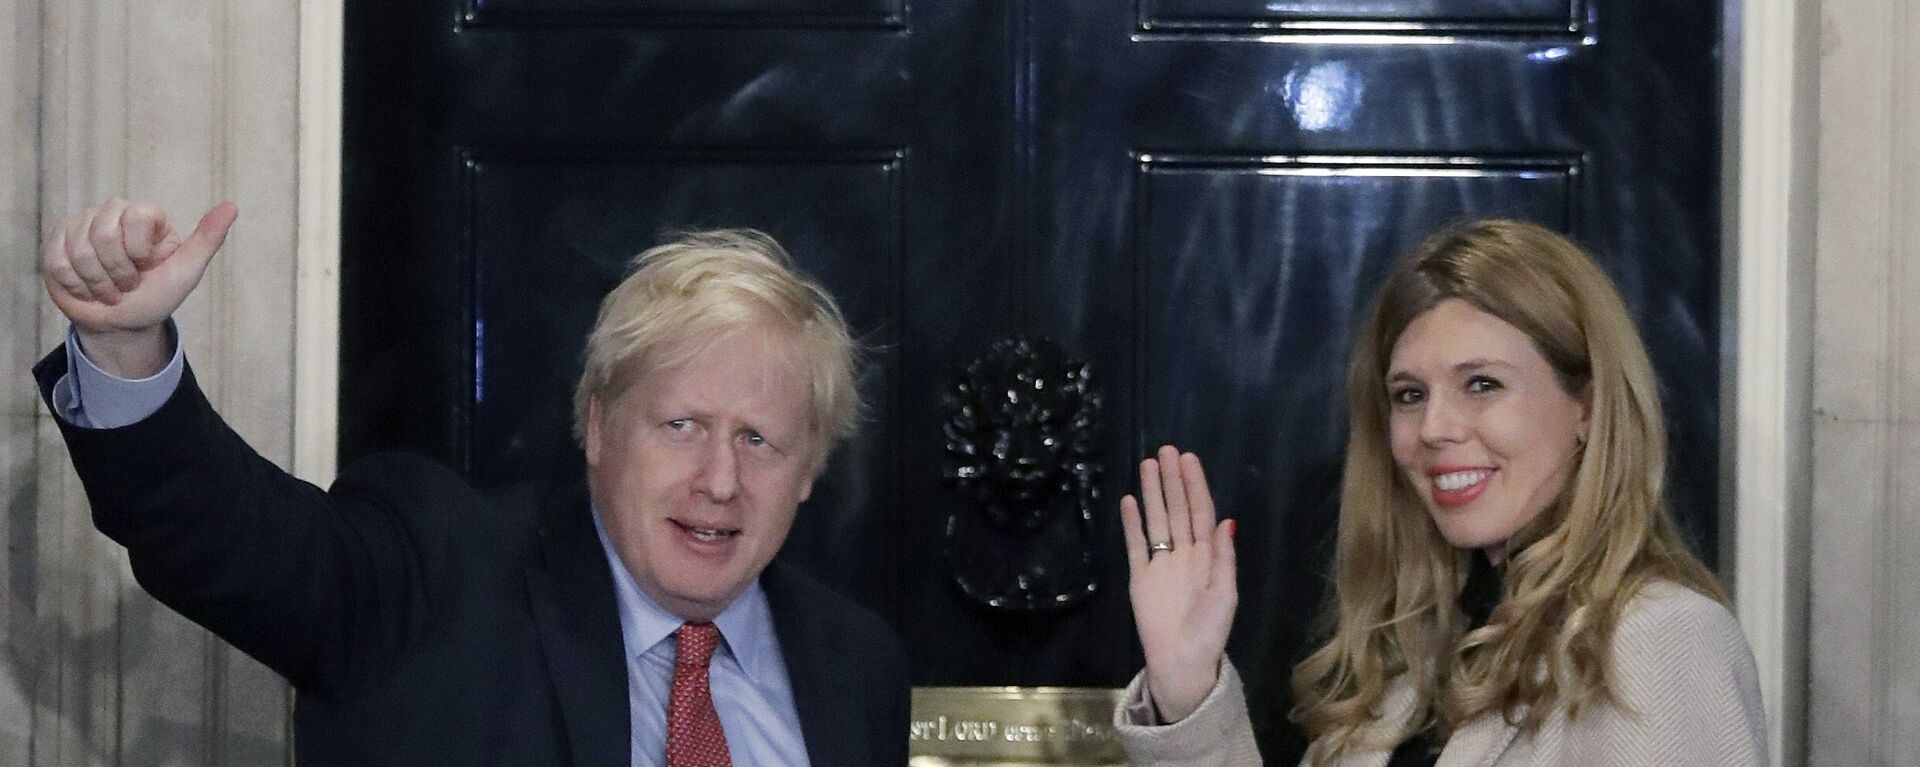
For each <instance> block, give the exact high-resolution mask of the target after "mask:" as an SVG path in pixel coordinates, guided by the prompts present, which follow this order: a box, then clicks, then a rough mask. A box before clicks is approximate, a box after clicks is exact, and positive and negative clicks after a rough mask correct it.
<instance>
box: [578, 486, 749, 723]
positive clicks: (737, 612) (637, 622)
mask: <svg viewBox="0 0 1920 767" xmlns="http://www.w3.org/2000/svg"><path fill="white" fill-rule="evenodd" d="M591 513H592V516H593V530H594V532H595V533H596V534H597V535H599V536H600V548H601V550H602V551H604V552H605V553H606V557H607V565H608V567H610V568H612V570H613V590H614V595H615V597H616V598H617V600H618V602H619V606H620V635H621V640H622V641H623V642H624V643H625V645H626V651H627V660H628V661H629V662H631V661H633V660H634V659H635V658H638V657H640V655H641V654H642V653H645V652H646V651H647V650H649V649H651V648H652V647H653V646H654V645H657V644H659V643H661V642H663V641H666V639H667V638H668V637H670V636H673V632H675V631H678V630H679V629H680V624H682V623H685V622H686V620H687V619H685V618H682V617H680V616H678V615H675V614H673V613H672V612H670V611H668V610H667V609H666V608H664V607H661V606H660V605H659V603H657V602H655V601H653V598H652V597H649V596H647V593H646V592H645V591H642V590H640V585H639V584H638V583H636V582H634V580H633V573H632V572H629V571H628V570H627V566H626V563H625V562H624V561H622V560H621V559H620V553H619V552H618V551H617V550H615V549H614V548H613V539H611V538H608V537H607V529H606V526H605V525H604V524H602V523H601V521H600V510H599V508H597V507H596V508H593V509H592V510H591ZM713 623H714V625H716V626H719V627H720V639H721V648H722V650H723V651H724V652H726V653H728V654H730V655H732V656H733V658H734V660H735V661H737V662H738V663H739V664H740V669H741V671H743V672H745V673H746V675H747V678H748V679H750V680H752V681H753V683H754V684H756V685H758V684H760V683H761V682H763V681H765V679H766V675H767V674H768V673H770V672H772V671H773V670H774V668H773V664H774V662H775V661H777V660H778V659H779V656H777V655H776V654H775V653H777V652H779V648H780V644H779V641H778V639H777V637H775V636H774V632H773V611H772V609H771V607H770V606H769V605H768V602H767V592H766V590H765V589H763V588H761V586H760V580H759V579H758V578H756V579H754V581H753V583H750V584H748V585H747V590H746V591H743V592H741V593H740V596H738V597H735V598H734V600H733V603H732V604H729V605H727V606H726V608H725V609H722V610H721V611H720V614H719V615H717V616H714V619H713Z"/></svg>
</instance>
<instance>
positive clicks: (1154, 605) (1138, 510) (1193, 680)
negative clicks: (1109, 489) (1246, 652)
mask: <svg viewBox="0 0 1920 767" xmlns="http://www.w3.org/2000/svg"><path fill="white" fill-rule="evenodd" d="M1140 495H1141V496H1142V497H1141V499H1140V500H1135V499H1134V497H1133V496H1131V495H1129V496H1126V497H1124V498H1121V499H1120V522H1121V524H1120V528H1121V530H1122V531H1123V532H1124V533H1125V535H1126V541H1127V570H1128V571H1129V572H1130V573H1131V574H1132V578H1131V579H1130V580H1129V582H1128V584H1127V585H1128V593H1129V594H1130V595H1131V596H1132V599H1133V623H1134V627H1135V628H1137V629H1138V630H1139V631H1140V646H1141V649H1143V650H1145V651H1146V655H1147V689H1148V690H1149V691H1150V692H1151V693H1152V695H1153V702H1154V706H1155V707H1156V708H1158V709H1159V710H1160V715H1161V717H1162V718H1163V719H1164V720H1165V721H1166V722H1167V723H1169V724H1171V723H1173V722H1177V721H1180V720H1181V719H1185V718H1186V717H1187V715H1188V714H1191V713H1193V710H1194V709H1196V708H1199V707H1200V702H1201V701H1202V700H1205V699H1206V697H1207V693H1208V692H1210V691H1212V690H1213V685H1214V682H1215V681H1217V680H1218V679H1219V678H1220V659H1221V657H1222V656H1224V655H1225V654H1226V650H1227V632H1228V630H1230V629H1232V628H1233V610H1234V607H1235V606H1236V605H1238V604H1239V591H1238V589H1237V588H1236V586H1235V573H1234V551H1233V530H1234V522H1233V520H1231V519H1229V520H1227V521H1225V522H1220V523H1218V524H1216V523H1215V522H1214V512H1213V495H1212V493H1211V492H1209V491H1208V489H1207V476H1206V474H1205V473H1204V472H1202V471H1201V469H1200V459H1199V458H1198V457H1195V456H1194V454H1192V453H1184V454H1183V453H1181V452H1180V451H1178V450H1175V449H1174V448H1173V447H1172V446H1166V447H1162V448H1160V455H1159V458H1158V459H1157V460H1156V459H1153V458H1148V459H1147V460H1145V461H1142V462H1141V463H1140ZM1143 501H1144V503H1143ZM1143 506H1144V508H1143Z"/></svg>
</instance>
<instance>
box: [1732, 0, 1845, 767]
mask: <svg viewBox="0 0 1920 767" xmlns="http://www.w3.org/2000/svg"><path fill="white" fill-rule="evenodd" d="M1723 8H1724V15H1723V19H1724V21H1723V24H1724V26H1723V39H1724V40H1725V50H1726V52H1727V53H1726V56H1725V58H1724V59H1723V60H1722V61H1723V63H1722V66H1723V67H1724V69H1723V74H1722V80H1721V88H1722V90H1723V95H1724V98H1723V102H1722V103H1723V108H1722V109H1723V111H1722V136H1723V140H1722V146H1723V147H1725V149H1724V150H1723V153H1722V176H1721V178H1722V181H1723V184H1722V187H1723V189H1725V190H1726V192H1725V194H1724V196H1723V203H1722V214H1723V217H1722V227H1723V233H1724V238H1723V241H1724V242H1725V243H1726V246H1725V250H1724V251H1723V253H1722V259H1723V263H1724V266H1725V268H1724V269H1723V271H1722V274H1723V275H1724V276H1723V278H1722V293H1721V295H1722V307H1723V308H1722V310H1721V311H1722V322H1723V324H1722V327H1723V329H1724V330H1723V341H1722V345H1721V348H1722V349H1723V350H1724V351H1723V352H1722V362H1721V371H1722V377H1721V381H1722V383H1721V388H1722V394H1723V396H1722V403H1723V404H1722V412H1721V415H1722V418H1721V434H1722V439H1721V445H1722V448H1721V471H1720V476H1721V484H1722V493H1721V498H1723V499H1724V500H1723V501H1722V503H1723V507H1722V509H1721V521H1722V524H1721V530H1722V537H1721V551H1722V557H1721V561H1722V562H1723V563H1726V565H1725V566H1723V567H1722V573H1723V576H1724V577H1726V579H1727V580H1728V581H1730V583H1731V586H1732V588H1733V594H1734V611H1735V613H1736V614H1737V615H1738V616H1739V619H1740V623H1741V626H1742V627H1743V628H1744V629H1745V630H1746V634H1747V641H1748V643H1749V644H1751V645H1752V647H1753V653H1754V659H1755V661H1756V663H1757V665H1758V668H1759V672H1760V689H1761V694H1762V695H1763V696H1764V698H1765V701H1766V704H1767V710H1768V721H1767V737H1768V747H1769V750H1770V751H1771V752H1772V753H1773V760H1774V763H1775V764H1800V763H1802V762H1803V761H1804V757H1805V752H1804V743H1805V737H1806V689H1807V686H1806V685H1807V681H1806V680H1807V600H1808V567H1809V565H1810V558H1809V557H1810V553H1809V552H1810V545H1811V544H1810V539H1811V528H1810V523H1809V520H1810V518H1811V511H1812V486H1813V460H1812V442H1813V420H1812V413H1813V396H1812V390H1813V372H1812V371H1813V365H1812V361H1813V281H1814V273H1813V254H1814V234H1815V232H1814V221H1815V213H1816V208H1815V200H1814V195H1813V194H1812V193H1811V192H1812V190H1813V189H1814V188H1815V182H1816V175H1815V171H1816V167H1815V160H1816V151H1817V149H1818V136H1817V131H1818V115H1817V113H1816V112H1815V107H1816V106H1817V102H1818V99H1817V98H1816V97H1817V95H1818V64H1819V52H1820V51H1819V14H1818V5H1817V0H1793V1H1792V2H1786V3H1770V2H1743V0H1728V2H1726V3H1725V5H1724V6H1723Z"/></svg>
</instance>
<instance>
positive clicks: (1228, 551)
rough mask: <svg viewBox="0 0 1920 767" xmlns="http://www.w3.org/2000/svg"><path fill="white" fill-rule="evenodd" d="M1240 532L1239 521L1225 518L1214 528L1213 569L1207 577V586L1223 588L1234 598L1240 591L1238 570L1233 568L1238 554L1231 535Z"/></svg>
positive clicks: (1237, 559)
mask: <svg viewBox="0 0 1920 767" xmlns="http://www.w3.org/2000/svg"><path fill="white" fill-rule="evenodd" d="M1238 532H1240V523H1239V522H1238V521H1235V520H1231V519H1229V520H1227V521H1225V522H1222V523H1220V525H1219V526H1218V527H1217V528H1215V529H1214V532H1213V535H1212V536H1210V537H1211V538H1213V570H1212V572H1211V573H1209V575H1208V577H1207V585H1208V587H1209V588H1225V589H1226V590H1227V594H1228V595H1229V596H1231V597H1234V598H1235V599H1237V598H1238V596H1239V593H1240V585H1239V571H1238V570H1236V569H1235V567H1236V566H1237V564H1238V562H1239V554H1238V553H1237V552H1235V551H1234V548H1233V536H1234V534H1235V533H1238Z"/></svg>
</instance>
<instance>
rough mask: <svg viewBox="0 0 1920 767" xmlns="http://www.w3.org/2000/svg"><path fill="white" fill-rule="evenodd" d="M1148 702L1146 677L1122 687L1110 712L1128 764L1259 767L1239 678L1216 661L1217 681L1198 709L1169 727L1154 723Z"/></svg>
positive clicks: (1230, 666)
mask: <svg viewBox="0 0 1920 767" xmlns="http://www.w3.org/2000/svg"><path fill="white" fill-rule="evenodd" d="M1153 720H1154V714H1153V707H1152V703H1151V702H1150V701H1149V700H1148V699H1147V685H1146V672H1144V671H1142V672H1140V673H1139V674H1137V675H1135V676H1134V678H1133V681H1132V682H1131V683H1129V684H1128V685H1127V692H1126V697H1124V698H1123V699H1122V700H1121V702H1120V705H1119V706H1118V707H1116V708H1115V709H1114V712H1113V724H1114V728H1115V729H1116V730H1118V731H1119V734H1120V746H1121V748H1123V749H1125V750H1126V752H1127V761H1128V762H1129V763H1131V764H1134V765H1137V766H1138V767H1162V766H1164V767H1174V766H1175V765H1180V766H1181V767H1258V766H1259V765H1260V764H1261V762H1260V750H1259V747H1258V746H1257V745H1256V744H1255V743H1254V739H1253V722H1252V720H1251V719H1249V718H1248V717H1247V696H1246V691H1245V689H1244V687H1243V686H1242V685H1241V682H1240V672H1239V671H1237V670H1235V669H1234V667H1233V663H1232V662H1231V661H1224V660H1223V661H1221V663H1220V679H1219V680H1218V681H1216V682H1215V683H1214V685H1213V690H1211V691H1209V692H1208V693H1207V697H1206V698H1204V699H1202V700H1201V701H1200V707H1199V708H1196V709H1194V710H1193V713H1191V714H1188V715H1187V717H1186V718H1185V719H1182V720H1180V721H1178V722H1174V723H1173V724H1165V725H1162V724H1157V723H1155V722H1154V721H1153Z"/></svg>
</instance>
